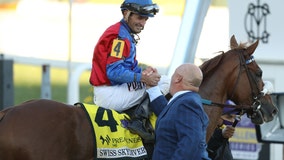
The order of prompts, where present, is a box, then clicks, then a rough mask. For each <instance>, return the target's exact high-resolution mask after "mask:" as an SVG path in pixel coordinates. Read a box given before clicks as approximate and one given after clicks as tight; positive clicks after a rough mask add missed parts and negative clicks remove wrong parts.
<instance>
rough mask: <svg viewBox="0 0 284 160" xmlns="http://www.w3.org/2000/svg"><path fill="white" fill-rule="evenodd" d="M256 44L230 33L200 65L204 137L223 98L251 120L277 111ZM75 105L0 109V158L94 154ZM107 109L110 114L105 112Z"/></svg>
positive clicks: (81, 159)
mask: <svg viewBox="0 0 284 160" xmlns="http://www.w3.org/2000/svg"><path fill="white" fill-rule="evenodd" d="M257 45H258V41H257V42H255V43H254V44H252V45H250V46H249V47H244V46H243V45H238V43H237V42H236V40H235V38H234V36H233V37H232V38H231V46H232V49H231V50H229V51H227V52H226V53H222V54H220V55H218V56H216V57H215V58H212V59H210V60H208V61H206V62H204V63H203V64H202V65H201V66H200V68H201V70H202V72H203V74H204V80H203V82H202V85H201V86H200V95H201V97H202V98H203V99H206V100H210V102H211V103H210V104H209V103H207V104H206V105H204V108H205V111H206V112H207V114H208V117H209V119H210V123H209V126H208V129H207V140H208V139H209V138H210V136H211V134H212V133H213V130H214V128H215V127H216V123H217V120H218V119H219V118H220V115H221V114H222V107H224V105H223V103H224V102H225V100H227V99H230V100H232V101H234V102H235V103H236V104H237V105H236V106H233V107H235V108H236V109H238V110H240V111H242V113H247V114H248V116H249V117H250V118H251V120H252V122H254V123H255V124H261V123H264V122H269V121H271V120H273V118H274V115H275V114H277V112H278V110H277V107H276V106H275V105H274V104H273V102H272V100H271V97H270V96H269V95H268V94H264V93H263V92H262V91H263V90H264V82H263V80H262V71H261V69H260V68H259V66H258V65H257V63H256V62H255V60H254V59H253V58H252V54H253V52H254V51H255V49H256V47H257ZM212 105H216V106H221V107H215V106H212ZM74 106H75V107H74ZM77 106H78V105H70V104H65V103H62V102H57V101H53V100H46V99H37V100H29V101H27V102H23V103H22V104H19V105H16V106H11V107H8V108H6V109H4V110H2V111H1V112H0V160H39V159H41V160H50V159H60V160H67V159H68V160H91V159H96V158H97V148H96V147H97V145H96V144H95V142H96V140H94V139H95V138H94V134H93V132H94V128H92V126H91V125H90V118H89V117H88V116H87V115H86V111H85V109H83V108H82V107H77ZM103 111H105V110H103ZM109 114H112V113H110V112H107V115H109ZM100 118H103V117H100ZM100 118H99V119H100ZM95 121H96V122H97V118H96V120H95ZM101 122H103V121H101ZM102 125H110V124H108V123H103V124H102ZM95 132H96V133H99V132H101V131H100V130H96V131H95ZM103 140H106V141H107V140H108V139H103ZM109 154H112V153H111V152H110V153H109ZM126 158H129V157H126Z"/></svg>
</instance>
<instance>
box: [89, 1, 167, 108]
mask: <svg viewBox="0 0 284 160" xmlns="http://www.w3.org/2000/svg"><path fill="white" fill-rule="evenodd" d="M120 8H121V12H122V15H123V18H122V19H121V20H120V21H119V22H117V23H115V24H114V25H112V26H110V27H109V28H107V29H106V31H105V32H104V33H103V34H102V36H101V37H100V39H99V41H98V42H97V44H96V46H95V49H94V53H93V59H92V70H91V75H90V83H91V85H93V86H94V103H95V104H96V105H98V106H101V107H104V108H107V109H114V110H116V111H118V112H123V111H126V110H128V109H130V108H131V107H133V106H137V105H139V104H140V103H141V102H142V100H143V99H145V97H147V94H146V84H147V85H151V86H153V85H154V86H155V85H158V82H159V86H161V87H162V88H161V91H162V92H163V93H164V94H166V93H168V90H169V79H168V78H166V77H165V78H161V75H160V74H159V73H158V71H157V69H155V68H153V67H150V66H148V67H146V68H145V70H142V68H141V67H139V66H138V61H137V60H136V44H137V42H138V40H139V36H138V34H139V33H140V32H141V31H142V30H143V29H144V26H145V24H146V21H147V20H148V18H149V17H154V16H155V14H156V13H158V12H159V7H158V6H157V4H153V2H152V0H125V1H124V2H123V3H122V5H121V7H120Z"/></svg>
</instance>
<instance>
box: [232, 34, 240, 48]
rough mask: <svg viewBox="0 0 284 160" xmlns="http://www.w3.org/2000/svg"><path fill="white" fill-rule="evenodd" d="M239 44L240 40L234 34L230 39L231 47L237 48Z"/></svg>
mask: <svg viewBox="0 0 284 160" xmlns="http://www.w3.org/2000/svg"><path fill="white" fill-rule="evenodd" d="M238 46H239V44H238V42H237V40H236V38H235V35H232V37H231V40H230V47H231V49H234V48H237V47H238Z"/></svg>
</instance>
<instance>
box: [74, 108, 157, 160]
mask: <svg viewBox="0 0 284 160" xmlns="http://www.w3.org/2000/svg"><path fill="white" fill-rule="evenodd" d="M78 104H79V105H80V106H81V107H82V108H83V109H84V110H85V111H86V113H87V114H88V116H89V120H90V122H91V125H92V128H93V130H94V137H95V140H94V142H95V143H96V144H94V146H97V147H96V148H97V150H96V151H95V152H96V154H97V159H98V160H104V159H113V160H122V159H124V160H125V159H143V158H147V151H146V149H145V147H144V146H143V143H142V139H141V137H140V136H139V135H137V134H133V133H131V132H130V131H129V130H128V129H127V124H128V120H127V119H129V116H128V115H127V114H125V113H119V112H116V111H115V110H110V109H105V108H102V107H99V106H97V105H94V104H82V103H77V104H75V105H78ZM150 117H151V118H150V121H151V122H153V123H152V124H153V125H154V124H155V120H156V116H154V115H153V116H150ZM153 127H155V126H153Z"/></svg>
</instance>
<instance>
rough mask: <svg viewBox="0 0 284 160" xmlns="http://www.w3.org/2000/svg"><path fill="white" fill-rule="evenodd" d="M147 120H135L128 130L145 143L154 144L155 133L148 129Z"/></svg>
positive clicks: (130, 123)
mask: <svg viewBox="0 0 284 160" xmlns="http://www.w3.org/2000/svg"><path fill="white" fill-rule="evenodd" d="M146 121H147V119H133V120H131V121H130V122H129V123H128V127H127V128H128V129H129V131H130V132H131V133H134V134H138V135H139V136H140V137H141V138H142V139H143V140H144V141H145V142H147V143H150V142H154V140H155V135H154V133H151V132H149V131H148V130H147V129H146V126H145V124H146Z"/></svg>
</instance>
